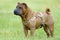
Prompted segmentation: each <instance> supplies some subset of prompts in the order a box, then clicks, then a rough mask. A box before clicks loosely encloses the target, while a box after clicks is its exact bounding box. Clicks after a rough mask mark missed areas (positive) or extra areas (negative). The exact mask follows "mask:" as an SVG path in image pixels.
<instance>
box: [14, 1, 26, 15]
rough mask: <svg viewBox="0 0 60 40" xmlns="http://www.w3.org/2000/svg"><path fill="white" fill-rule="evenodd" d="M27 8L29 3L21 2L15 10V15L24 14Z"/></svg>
mask: <svg viewBox="0 0 60 40" xmlns="http://www.w3.org/2000/svg"><path fill="white" fill-rule="evenodd" d="M26 8H27V5H26V4H25V3H19V2H18V4H17V6H16V9H15V10H14V14H15V15H19V16H22V15H23V14H24V12H25V10H26Z"/></svg>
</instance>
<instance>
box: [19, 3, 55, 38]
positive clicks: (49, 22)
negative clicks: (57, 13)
mask: <svg viewBox="0 0 60 40" xmlns="http://www.w3.org/2000/svg"><path fill="white" fill-rule="evenodd" d="M20 4H22V3H20ZM23 9H24V10H23V11H24V15H22V22H23V25H24V33H25V36H26V37H27V34H28V30H30V34H31V36H33V34H34V31H35V30H36V29H38V28H40V26H41V25H40V24H43V25H44V26H43V28H44V31H45V32H46V34H47V36H48V37H49V36H52V37H53V31H54V20H53V16H52V15H51V13H50V9H46V11H45V12H33V11H32V10H31V9H30V8H29V7H28V6H27V8H26V9H25V8H23ZM41 13H42V14H41Z"/></svg>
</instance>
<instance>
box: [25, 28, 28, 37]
mask: <svg viewBox="0 0 60 40" xmlns="http://www.w3.org/2000/svg"><path fill="white" fill-rule="evenodd" d="M24 33H25V36H26V37H27V35H28V29H27V28H26V27H24Z"/></svg>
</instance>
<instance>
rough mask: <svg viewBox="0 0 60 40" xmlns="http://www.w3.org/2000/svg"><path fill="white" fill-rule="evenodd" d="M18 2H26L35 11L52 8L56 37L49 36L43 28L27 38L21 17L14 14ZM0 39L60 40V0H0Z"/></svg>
mask: <svg viewBox="0 0 60 40" xmlns="http://www.w3.org/2000/svg"><path fill="white" fill-rule="evenodd" d="M17 2H25V3H26V4H27V5H28V6H29V7H30V8H31V9H32V10H33V11H37V12H40V11H42V12H43V11H45V8H47V7H48V8H50V9H51V13H52V15H53V16H54V37H53V38H51V37H50V38H47V36H46V34H45V32H44V30H43V28H41V29H37V30H36V31H35V34H34V36H33V37H30V33H29V34H28V38H25V36H24V32H23V25H22V20H21V17H19V16H16V15H14V14H13V10H14V9H15V7H16V5H17ZM0 40H60V0H0Z"/></svg>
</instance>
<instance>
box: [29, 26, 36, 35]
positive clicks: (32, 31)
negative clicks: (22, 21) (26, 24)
mask: <svg viewBox="0 0 60 40" xmlns="http://www.w3.org/2000/svg"><path fill="white" fill-rule="evenodd" d="M34 31H35V28H34V27H31V28H30V35H31V36H33V35H34Z"/></svg>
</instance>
